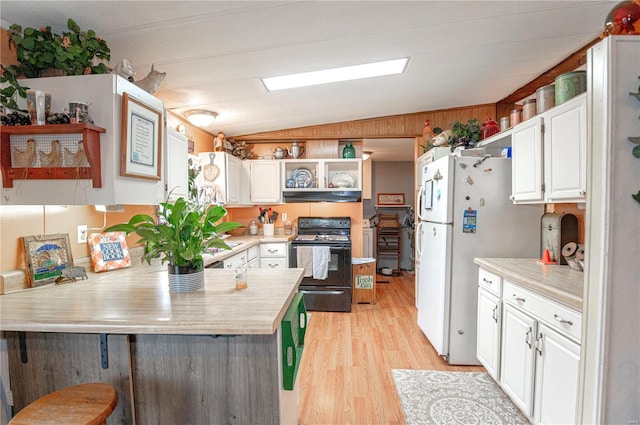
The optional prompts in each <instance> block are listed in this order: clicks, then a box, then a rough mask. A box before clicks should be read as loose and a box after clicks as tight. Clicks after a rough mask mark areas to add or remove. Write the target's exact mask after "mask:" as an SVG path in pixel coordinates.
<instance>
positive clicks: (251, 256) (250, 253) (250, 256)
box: [247, 245, 260, 269]
mask: <svg viewBox="0 0 640 425" xmlns="http://www.w3.org/2000/svg"><path fill="white" fill-rule="evenodd" d="M259 267H260V247H259V246H257V245H255V246H252V247H251V248H249V249H248V250H247V268H249V269H257V268H259Z"/></svg>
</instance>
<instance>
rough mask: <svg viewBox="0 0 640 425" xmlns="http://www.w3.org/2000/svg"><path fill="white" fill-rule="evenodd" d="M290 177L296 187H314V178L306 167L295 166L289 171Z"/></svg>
mask: <svg viewBox="0 0 640 425" xmlns="http://www.w3.org/2000/svg"><path fill="white" fill-rule="evenodd" d="M291 179H292V180H293V181H295V182H296V186H295V187H297V188H304V189H306V188H309V187H315V179H314V178H313V174H312V173H311V171H309V170H308V169H306V168H296V169H295V170H293V172H292V173H291Z"/></svg>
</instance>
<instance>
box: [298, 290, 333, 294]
mask: <svg viewBox="0 0 640 425" xmlns="http://www.w3.org/2000/svg"><path fill="white" fill-rule="evenodd" d="M298 292H299V293H301V294H322V295H342V294H344V291H310V290H308V289H299V290H298Z"/></svg>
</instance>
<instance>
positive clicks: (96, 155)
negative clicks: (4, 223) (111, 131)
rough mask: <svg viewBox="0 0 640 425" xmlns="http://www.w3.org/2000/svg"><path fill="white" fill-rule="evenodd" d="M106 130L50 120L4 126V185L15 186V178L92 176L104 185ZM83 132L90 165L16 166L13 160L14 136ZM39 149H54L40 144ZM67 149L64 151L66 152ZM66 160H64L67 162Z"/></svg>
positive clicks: (95, 183) (1, 160) (0, 160)
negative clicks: (102, 142) (102, 145)
mask: <svg viewBox="0 0 640 425" xmlns="http://www.w3.org/2000/svg"><path fill="white" fill-rule="evenodd" d="M105 132H106V130H105V129H104V128H101V127H97V126H94V125H89V124H50V125H25V126H15V127H9V126H3V127H0V136H1V137H0V143H1V147H2V149H1V152H0V167H1V168H2V186H3V187H13V181H14V180H35V179H44V180H49V179H90V180H92V181H93V187H94V188H101V187H102V173H101V169H100V134H101V133H105ZM71 134H82V140H81V141H80V142H79V143H82V147H83V149H84V153H85V156H86V159H87V162H88V163H89V165H88V166H86V167H69V166H56V167H47V166H37V165H36V166H31V167H14V166H13V165H12V162H11V150H12V148H11V136H34V137H35V136H50V137H47V140H49V141H51V140H56V136H63V135H71ZM36 151H37V152H36V153H37V154H38V155H39V154H40V152H39V151H50V148H49V146H47V147H46V148H43V147H40V146H38V147H37V148H36ZM64 153H65V152H64V151H63V152H62V153H61V154H62V155H64ZM64 164H65V163H64V162H63V165H64Z"/></svg>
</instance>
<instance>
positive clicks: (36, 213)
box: [0, 205, 155, 272]
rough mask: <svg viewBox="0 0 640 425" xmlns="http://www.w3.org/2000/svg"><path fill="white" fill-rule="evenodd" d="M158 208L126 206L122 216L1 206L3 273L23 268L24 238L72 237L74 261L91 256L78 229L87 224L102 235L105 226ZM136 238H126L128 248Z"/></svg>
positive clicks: (79, 208) (86, 209) (87, 209)
mask: <svg viewBox="0 0 640 425" xmlns="http://www.w3.org/2000/svg"><path fill="white" fill-rule="evenodd" d="M154 211H155V207H151V206H139V205H136V206H126V207H125V212H123V213H107V214H106V216H105V215H104V214H103V213H101V212H97V211H96V210H95V208H94V207H93V206H89V205H69V206H64V205H55V206H53V205H46V206H44V205H20V206H7V205H3V206H0V235H1V238H0V272H7V271H10V270H16V269H24V268H25V263H24V248H23V245H22V237H23V236H36V235H53V234H60V233H62V234H64V233H67V234H68V235H69V243H70V246H71V255H72V256H73V258H81V257H88V256H89V255H90V250H89V245H88V244H86V243H85V244H79V243H78V238H77V226H78V225H80V224H84V225H87V227H88V228H89V230H88V233H95V232H100V231H101V230H102V229H104V227H105V217H106V226H111V225H112V224H116V223H121V222H124V221H127V220H129V217H131V216H132V215H134V214H139V213H146V214H153V212H154ZM137 240H138V237H137V235H135V234H134V235H132V236H129V237H128V238H127V244H128V245H129V246H135V241H137Z"/></svg>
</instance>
